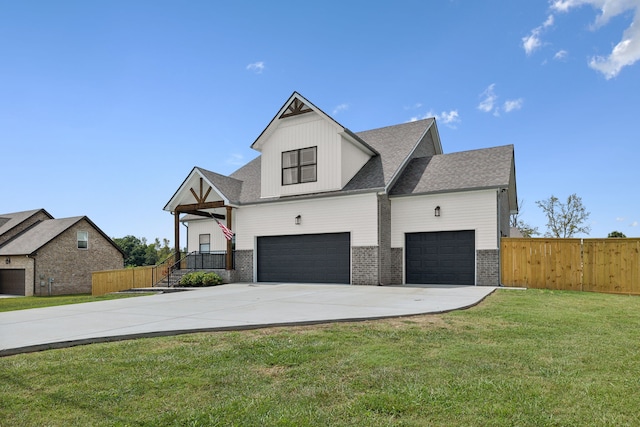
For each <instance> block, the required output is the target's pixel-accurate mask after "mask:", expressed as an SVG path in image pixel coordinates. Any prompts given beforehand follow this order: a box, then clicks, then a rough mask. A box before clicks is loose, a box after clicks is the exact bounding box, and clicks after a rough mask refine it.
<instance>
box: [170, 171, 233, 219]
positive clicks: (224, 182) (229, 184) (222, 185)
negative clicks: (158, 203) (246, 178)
mask: <svg viewBox="0 0 640 427" xmlns="http://www.w3.org/2000/svg"><path fill="white" fill-rule="evenodd" d="M196 177H200V178H201V179H203V180H204V182H206V184H207V185H208V186H209V187H211V188H212V189H213V191H215V192H216V193H217V194H218V196H219V197H221V198H222V200H223V201H224V203H225V204H227V205H228V204H232V205H233V204H236V203H237V200H238V199H239V197H240V192H241V190H242V186H243V183H242V181H239V180H237V179H234V178H232V177H229V176H225V175H221V174H219V173H215V172H211V171H209V170H206V169H203V168H200V167H197V166H196V167H194V168H193V169H192V170H191V172H190V173H189V175H188V176H187V178H186V179H185V180H184V181H183V182H182V184H181V185H180V187H179V188H178V190H176V192H175V193H174V194H173V196H172V197H171V199H170V200H169V202H167V204H166V205H165V207H164V210H165V211H171V212H172V211H174V209H175V208H176V206H178V205H180V204H182V203H183V202H184V200H181V199H183V198H184V195H185V194H187V195H188V194H190V192H188V191H187V188H189V187H190V185H191V184H190V182H192V181H193V179H194V178H196ZM191 188H192V187H191ZM187 197H191V195H188V196H187ZM190 203H193V202H190Z"/></svg>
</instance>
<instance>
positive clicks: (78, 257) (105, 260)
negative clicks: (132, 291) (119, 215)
mask: <svg viewBox="0 0 640 427" xmlns="http://www.w3.org/2000/svg"><path fill="white" fill-rule="evenodd" d="M123 265H124V254H123V253H122V251H121V250H120V249H119V248H118V246H117V245H116V244H115V243H114V242H113V240H111V239H110V238H109V237H108V236H107V235H106V234H104V232H102V230H100V229H99V228H98V227H97V226H96V225H95V224H94V223H93V222H92V221H91V220H90V219H89V218H87V217H86V216H77V217H71V218H62V219H53V218H52V217H51V215H49V214H48V213H47V212H46V211H45V210H44V209H39V210H33V211H25V212H17V213H10V214H0V294H12V295H25V296H31V295H65V294H77V293H90V292H91V273H92V272H93V271H100V270H111V269H119V268H122V267H123Z"/></svg>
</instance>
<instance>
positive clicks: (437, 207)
mask: <svg viewBox="0 0 640 427" xmlns="http://www.w3.org/2000/svg"><path fill="white" fill-rule="evenodd" d="M434 214H435V215H436V216H440V206H436V209H435V211H434Z"/></svg>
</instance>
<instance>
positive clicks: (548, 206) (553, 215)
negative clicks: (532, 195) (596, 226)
mask: <svg viewBox="0 0 640 427" xmlns="http://www.w3.org/2000/svg"><path fill="white" fill-rule="evenodd" d="M536 205H538V206H539V207H540V209H542V211H543V212H544V214H545V215H546V217H547V232H546V233H545V234H544V235H545V236H546V237H559V238H567V237H573V236H575V235H576V234H578V233H583V234H589V233H590V232H591V226H589V225H587V224H586V222H587V220H588V219H589V215H590V213H589V212H587V210H586V209H585V207H584V205H583V204H582V198H580V197H578V196H577V195H576V194H575V193H574V194H572V195H570V196H569V197H567V202H566V203H562V202H561V201H560V199H558V198H557V197H555V196H554V195H553V194H552V195H551V197H549V198H548V199H545V200H538V201H536Z"/></svg>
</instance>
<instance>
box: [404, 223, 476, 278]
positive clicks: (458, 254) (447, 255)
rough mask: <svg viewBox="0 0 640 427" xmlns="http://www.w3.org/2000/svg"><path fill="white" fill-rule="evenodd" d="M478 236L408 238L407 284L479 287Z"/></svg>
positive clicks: (412, 235) (454, 233) (451, 233)
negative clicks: (476, 267)
mask: <svg viewBox="0 0 640 427" xmlns="http://www.w3.org/2000/svg"><path fill="white" fill-rule="evenodd" d="M475 246H476V245H475V232H474V231H473V230H469V231H439V232H433V233H407V234H406V235H405V248H406V254H407V255H406V257H407V258H406V268H407V277H406V282H407V283H424V284H444V285H473V284H475Z"/></svg>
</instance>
